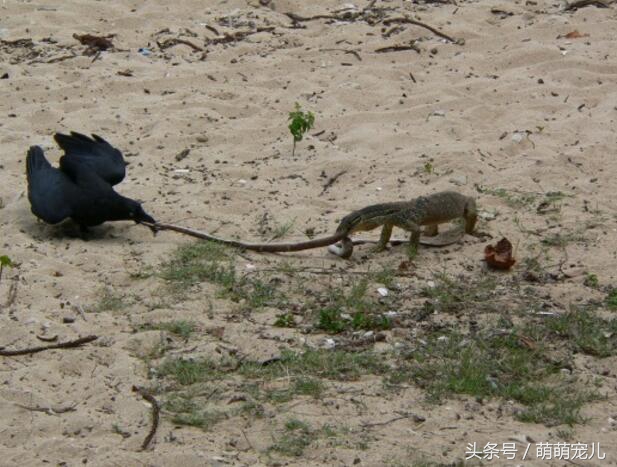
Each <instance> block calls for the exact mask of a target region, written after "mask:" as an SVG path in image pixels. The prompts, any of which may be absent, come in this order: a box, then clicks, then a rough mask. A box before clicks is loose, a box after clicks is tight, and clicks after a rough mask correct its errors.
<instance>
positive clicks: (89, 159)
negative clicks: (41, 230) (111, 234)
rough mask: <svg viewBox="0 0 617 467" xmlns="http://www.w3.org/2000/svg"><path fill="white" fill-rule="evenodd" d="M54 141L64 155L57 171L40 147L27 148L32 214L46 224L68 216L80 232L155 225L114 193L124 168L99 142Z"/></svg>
mask: <svg viewBox="0 0 617 467" xmlns="http://www.w3.org/2000/svg"><path fill="white" fill-rule="evenodd" d="M54 139H55V140H56V141H57V142H58V144H59V146H60V147H61V148H62V149H63V150H64V152H65V154H64V156H62V157H61V158H60V168H59V169H57V168H55V167H52V166H51V164H50V163H49V162H48V161H47V159H46V158H45V155H44V153H43V150H42V149H41V148H40V147H39V146H31V147H30V149H29V150H28V155H27V157H26V174H27V178H28V199H29V200H30V206H31V210H32V213H33V214H34V215H35V216H37V217H38V218H40V219H42V220H43V221H45V222H47V223H48V224H57V223H59V222H61V221H63V220H64V219H66V218H68V217H70V218H71V219H73V220H74V221H75V222H76V223H77V224H78V225H79V226H80V228H81V229H82V231H87V228H88V227H90V226H95V225H99V224H102V223H103V222H107V221H119V220H132V221H135V222H136V223H140V222H148V223H152V224H154V223H156V221H155V220H154V219H153V218H152V217H151V216H149V215H148V214H146V212H145V211H144V210H143V208H142V206H141V204H140V203H138V202H137V201H135V200H132V199H129V198H126V197H124V196H122V195H120V194H118V193H116V192H115V191H114V189H113V188H112V185H115V184H117V183H119V182H120V181H122V179H123V178H124V175H125V165H126V163H125V162H124V159H123V157H122V153H121V152H120V151H118V150H117V149H116V148H114V147H113V146H111V145H110V144H109V143H108V142H107V141H105V140H104V139H103V138H101V137H99V136H96V135H93V138H92V139H91V138H89V137H87V136H85V135H81V134H79V133H71V135H70V136H69V135H63V134H61V133H57V134H56V135H55V136H54Z"/></svg>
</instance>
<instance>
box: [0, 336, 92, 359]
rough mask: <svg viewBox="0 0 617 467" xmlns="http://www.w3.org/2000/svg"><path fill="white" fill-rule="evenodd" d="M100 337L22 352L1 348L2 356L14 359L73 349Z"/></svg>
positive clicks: (82, 338)
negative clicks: (20, 356) (15, 357)
mask: <svg viewBox="0 0 617 467" xmlns="http://www.w3.org/2000/svg"><path fill="white" fill-rule="evenodd" d="M98 338H99V337H98V336H94V335H92V336H86V337H80V338H79V339H75V340H73V341H67V342H60V343H58V344H51V345H43V346H39V347H29V348H26V349H20V350H4V348H0V356H2V357H14V356H16V355H28V354H33V353H38V352H43V351H44V350H52V349H72V348H74V347H79V346H82V345H84V344H87V343H89V342H92V341H95V340H97V339H98Z"/></svg>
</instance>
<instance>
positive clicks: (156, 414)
mask: <svg viewBox="0 0 617 467" xmlns="http://www.w3.org/2000/svg"><path fill="white" fill-rule="evenodd" d="M133 391H135V392H136V393H138V394H139V395H140V396H141V397H143V398H144V399H145V400H147V401H148V402H150V404H151V405H152V427H151V428H150V431H149V432H148V436H146V439H144V442H143V443H141V450H142V451H145V450H146V449H148V446H149V445H150V442H151V441H152V438H154V435H155V434H156V430H157V428H158V427H159V418H160V413H161V406H160V405H159V403H158V402H157V400H156V399H155V398H154V396H153V395H152V394H150V392H148V390H147V389H145V388H140V387H138V386H133Z"/></svg>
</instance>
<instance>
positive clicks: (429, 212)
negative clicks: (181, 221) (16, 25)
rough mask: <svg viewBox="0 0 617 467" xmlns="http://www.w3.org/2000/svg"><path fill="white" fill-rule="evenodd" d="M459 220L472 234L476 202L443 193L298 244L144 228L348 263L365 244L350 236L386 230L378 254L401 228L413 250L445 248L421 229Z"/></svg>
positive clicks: (390, 206) (366, 211)
mask: <svg viewBox="0 0 617 467" xmlns="http://www.w3.org/2000/svg"><path fill="white" fill-rule="evenodd" d="M458 218H463V219H464V220H465V233H471V232H472V231H473V229H474V226H475V224H476V218H477V213H476V203H475V200H474V199H473V198H471V197H469V196H465V195H462V194H460V193H457V192H454V191H442V192H439V193H433V194H430V195H427V196H420V197H418V198H415V199H412V200H411V201H398V202H393V203H381V204H373V205H371V206H367V207H365V208H362V209H359V210H357V211H354V212H352V213H351V214H349V215H347V216H345V217H344V218H343V219H342V220H341V222H340V224H339V226H338V228H337V229H336V232H335V233H334V234H332V235H330V236H327V237H320V238H316V239H313V240H306V241H303V242H296V243H246V242H240V241H236V240H229V239H224V238H219V237H215V236H212V235H209V234H207V233H204V232H199V231H196V230H193V229H189V228H186V227H180V226H176V225H172V224H163V223H156V224H148V223H145V222H143V224H145V225H147V226H149V227H151V228H153V229H155V230H173V231H176V232H180V233H184V234H187V235H191V236H193V237H197V238H201V239H204V240H210V241H214V242H217V243H222V244H225V245H229V246H233V247H236V248H241V249H244V250H252V251H259V252H270V253H274V252H277V253H278V252H291V251H301V250H308V249H312V248H320V247H324V246H330V248H328V250H329V251H330V252H331V253H334V254H336V255H338V256H340V257H342V258H346V259H347V258H349V257H350V256H351V254H352V253H353V245H354V243H364V242H365V241H360V242H354V241H352V240H351V238H350V235H351V234H353V233H355V232H362V231H368V230H373V229H376V228H377V227H380V226H383V228H382V231H381V236H380V238H379V241H378V244H377V250H383V249H385V248H386V245H387V243H388V242H389V241H390V237H391V235H392V228H393V227H400V228H402V229H405V230H407V231H409V232H411V236H410V240H409V242H410V247H411V248H417V247H418V244H427V245H434V246H445V245H449V244H451V243H454V241H448V242H447V243H439V242H431V241H427V240H421V239H420V233H421V230H420V226H427V227H426V229H425V231H424V233H425V234H426V235H428V236H434V235H437V233H438V225H439V224H441V223H444V222H449V221H452V220H455V219H458ZM457 240H458V239H457ZM457 240H455V241H457ZM337 242H342V248H338V247H336V246H334V244H335V243H337Z"/></svg>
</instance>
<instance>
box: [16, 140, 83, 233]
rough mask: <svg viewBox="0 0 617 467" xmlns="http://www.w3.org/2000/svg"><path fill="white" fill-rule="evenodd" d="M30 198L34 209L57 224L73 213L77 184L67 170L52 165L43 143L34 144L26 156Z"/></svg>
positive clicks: (39, 214)
mask: <svg viewBox="0 0 617 467" xmlns="http://www.w3.org/2000/svg"><path fill="white" fill-rule="evenodd" d="M26 176H27V179H28V199H29V200H30V206H31V209H32V213H33V214H34V215H35V216H37V217H38V218H40V219H42V220H44V221H45V222H47V223H48V224H57V223H58V222H61V221H63V220H64V219H66V218H67V217H70V216H71V215H72V200H73V199H74V197H75V191H76V187H75V186H74V185H73V183H72V182H71V180H70V179H69V178H68V177H67V175H66V174H64V173H63V172H61V171H60V170H58V169H56V168H54V167H52V166H51V164H50V163H49V162H48V161H47V159H45V155H44V154H43V150H42V149H41V148H40V147H39V146H31V147H30V149H29V150H28V155H27V156H26Z"/></svg>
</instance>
